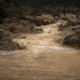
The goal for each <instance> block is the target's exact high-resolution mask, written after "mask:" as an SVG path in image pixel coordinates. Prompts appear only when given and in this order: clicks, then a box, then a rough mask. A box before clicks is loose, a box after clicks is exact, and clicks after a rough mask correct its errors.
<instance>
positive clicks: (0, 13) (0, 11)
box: [0, 7, 8, 23]
mask: <svg viewBox="0 0 80 80" xmlns="http://www.w3.org/2000/svg"><path fill="white" fill-rule="evenodd" d="M6 17H8V13H7V11H6V10H5V9H4V8H3V7H0V23H2V22H3V19H4V18H6Z"/></svg>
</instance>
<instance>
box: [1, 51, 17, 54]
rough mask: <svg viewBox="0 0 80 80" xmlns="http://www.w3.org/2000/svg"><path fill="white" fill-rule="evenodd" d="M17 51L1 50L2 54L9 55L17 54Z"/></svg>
mask: <svg viewBox="0 0 80 80" xmlns="http://www.w3.org/2000/svg"><path fill="white" fill-rule="evenodd" d="M15 53H17V52H15V51H0V55H9V54H15Z"/></svg>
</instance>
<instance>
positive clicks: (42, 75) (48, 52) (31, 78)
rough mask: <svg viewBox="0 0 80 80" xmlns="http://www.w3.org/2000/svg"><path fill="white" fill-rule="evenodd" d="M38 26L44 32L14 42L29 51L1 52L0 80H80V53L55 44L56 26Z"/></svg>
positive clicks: (57, 33) (15, 39)
mask: <svg viewBox="0 0 80 80" xmlns="http://www.w3.org/2000/svg"><path fill="white" fill-rule="evenodd" d="M41 27H42V28H43V29H44V32H43V33H39V34H22V35H23V36H26V37H27V38H25V39H19V38H14V39H13V41H15V42H17V43H19V44H20V45H24V46H26V45H27V47H28V50H19V51H0V80H80V50H77V49H74V48H71V47H67V46H63V45H61V44H59V43H57V42H56V40H57V39H58V38H60V36H59V33H60V32H59V31H58V28H57V26H56V25H55V24H51V25H47V26H41Z"/></svg>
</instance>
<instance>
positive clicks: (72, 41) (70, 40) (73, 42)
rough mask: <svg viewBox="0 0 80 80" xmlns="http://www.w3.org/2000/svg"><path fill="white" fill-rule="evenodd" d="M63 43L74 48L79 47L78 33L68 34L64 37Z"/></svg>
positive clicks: (79, 34) (79, 38)
mask: <svg viewBox="0 0 80 80" xmlns="http://www.w3.org/2000/svg"><path fill="white" fill-rule="evenodd" d="M63 44H64V45H69V46H72V47H75V48H80V33H78V34H72V35H68V36H67V37H65V39H64V41H63Z"/></svg>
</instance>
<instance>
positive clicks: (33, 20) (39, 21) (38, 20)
mask: <svg viewBox="0 0 80 80" xmlns="http://www.w3.org/2000/svg"><path fill="white" fill-rule="evenodd" d="M31 21H32V22H34V24H35V25H36V26H41V25H43V24H42V21H41V20H40V19H37V18H34V19H32V20H31Z"/></svg>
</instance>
